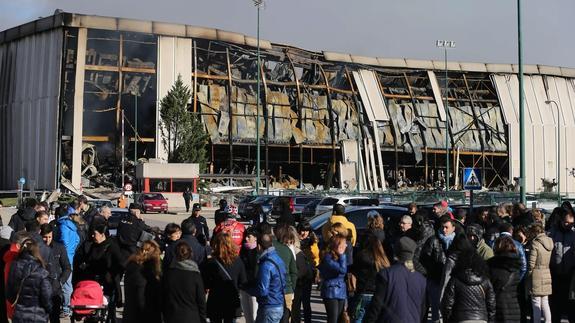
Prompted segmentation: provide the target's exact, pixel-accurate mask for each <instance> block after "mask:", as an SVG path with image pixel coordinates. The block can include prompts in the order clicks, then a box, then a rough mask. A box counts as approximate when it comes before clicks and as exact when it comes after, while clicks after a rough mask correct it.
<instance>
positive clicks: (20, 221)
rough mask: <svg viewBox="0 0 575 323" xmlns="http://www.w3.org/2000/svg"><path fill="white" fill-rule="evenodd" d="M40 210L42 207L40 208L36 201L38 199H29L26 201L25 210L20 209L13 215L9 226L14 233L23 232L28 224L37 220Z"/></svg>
mask: <svg viewBox="0 0 575 323" xmlns="http://www.w3.org/2000/svg"><path fill="white" fill-rule="evenodd" d="M42 208H43V207H42ZM40 210H41V207H40V206H39V204H38V201H36V199H32V198H29V199H27V200H26V203H25V204H24V208H22V209H19V210H18V211H17V212H16V213H14V214H13V215H12V217H11V218H10V222H8V226H10V227H11V228H12V229H13V230H14V232H18V231H22V230H24V228H25V226H26V223H27V222H30V221H32V220H34V219H35V218H36V212H37V211H40ZM44 211H46V210H44Z"/></svg>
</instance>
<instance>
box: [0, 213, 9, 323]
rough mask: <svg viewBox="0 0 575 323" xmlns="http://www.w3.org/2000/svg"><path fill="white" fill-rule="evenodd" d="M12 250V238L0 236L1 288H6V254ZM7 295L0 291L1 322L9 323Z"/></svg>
mask: <svg viewBox="0 0 575 323" xmlns="http://www.w3.org/2000/svg"><path fill="white" fill-rule="evenodd" d="M0 224H2V218H0ZM8 250H10V240H8V239H6V238H2V237H0V290H4V291H5V290H6V285H5V280H4V277H6V275H5V272H4V270H5V267H6V263H5V262H4V255H5V254H6V252H8ZM5 304H6V295H5V293H0V323H8V313H6V306H5Z"/></svg>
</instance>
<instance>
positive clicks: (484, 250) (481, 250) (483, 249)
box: [477, 237, 493, 261]
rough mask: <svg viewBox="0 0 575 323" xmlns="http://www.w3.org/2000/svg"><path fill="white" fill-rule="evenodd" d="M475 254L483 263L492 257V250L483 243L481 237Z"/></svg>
mask: <svg viewBox="0 0 575 323" xmlns="http://www.w3.org/2000/svg"><path fill="white" fill-rule="evenodd" d="M477 254H479V256H481V258H483V260H485V261H487V260H489V258H491V257H493V249H491V247H490V246H488V245H487V243H485V240H483V237H481V240H479V243H478V244H477Z"/></svg>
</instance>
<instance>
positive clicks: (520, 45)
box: [517, 0, 527, 205]
mask: <svg viewBox="0 0 575 323" xmlns="http://www.w3.org/2000/svg"><path fill="white" fill-rule="evenodd" d="M517 56H518V62H517V63H518V65H519V185H520V186H519V187H520V192H519V194H520V197H521V203H523V204H524V205H525V203H526V201H527V199H526V197H525V193H526V187H525V168H526V164H525V107H524V106H523V41H522V39H521V0H517Z"/></svg>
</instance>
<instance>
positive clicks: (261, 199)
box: [252, 196, 274, 203]
mask: <svg viewBox="0 0 575 323" xmlns="http://www.w3.org/2000/svg"><path fill="white" fill-rule="evenodd" d="M273 198H274V197H273V196H258V197H257V198H256V199H255V200H253V201H252V202H254V203H266V202H268V201H269V200H271V199H273Z"/></svg>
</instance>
